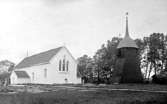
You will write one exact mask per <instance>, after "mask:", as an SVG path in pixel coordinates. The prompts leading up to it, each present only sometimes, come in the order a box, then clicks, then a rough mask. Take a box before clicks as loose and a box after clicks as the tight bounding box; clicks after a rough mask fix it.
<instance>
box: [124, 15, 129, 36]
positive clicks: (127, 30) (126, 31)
mask: <svg viewBox="0 0 167 104" xmlns="http://www.w3.org/2000/svg"><path fill="white" fill-rule="evenodd" d="M125 37H129V28H128V12H126V30H125Z"/></svg>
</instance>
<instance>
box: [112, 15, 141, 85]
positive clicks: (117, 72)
mask: <svg viewBox="0 0 167 104" xmlns="http://www.w3.org/2000/svg"><path fill="white" fill-rule="evenodd" d="M117 51H118V53H117V60H116V65H115V69H114V73H113V81H114V82H115V83H140V82H142V81H143V77H142V73H141V69H140V60H139V57H138V46H137V45H136V43H135V41H134V40H133V39H132V38H131V37H130V35H129V28H128V13H126V28H125V37H124V38H123V40H122V41H120V43H119V44H118V46H117Z"/></svg>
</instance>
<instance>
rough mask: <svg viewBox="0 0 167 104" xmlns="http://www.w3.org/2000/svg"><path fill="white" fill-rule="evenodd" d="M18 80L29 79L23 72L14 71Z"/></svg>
mask: <svg viewBox="0 0 167 104" xmlns="http://www.w3.org/2000/svg"><path fill="white" fill-rule="evenodd" d="M14 72H15V73H16V76H17V77H18V78H30V77H29V75H28V74H27V73H26V72H25V71H14Z"/></svg>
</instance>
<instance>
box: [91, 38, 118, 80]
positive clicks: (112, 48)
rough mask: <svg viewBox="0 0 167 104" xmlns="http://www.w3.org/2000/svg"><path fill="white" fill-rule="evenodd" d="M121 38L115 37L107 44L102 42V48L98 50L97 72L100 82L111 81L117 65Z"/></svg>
mask: <svg viewBox="0 0 167 104" xmlns="http://www.w3.org/2000/svg"><path fill="white" fill-rule="evenodd" d="M120 40H121V38H118V37H113V38H112V40H108V41H107V43H106V44H102V46H101V48H100V49H98V50H97V52H96V53H95V55H94V57H93V58H94V61H95V65H96V67H95V69H96V70H95V72H96V76H97V78H98V82H104V83H110V82H111V81H110V79H111V77H112V71H113V69H114V67H115V61H116V53H117V49H116V47H117V45H118V43H119V41H120Z"/></svg>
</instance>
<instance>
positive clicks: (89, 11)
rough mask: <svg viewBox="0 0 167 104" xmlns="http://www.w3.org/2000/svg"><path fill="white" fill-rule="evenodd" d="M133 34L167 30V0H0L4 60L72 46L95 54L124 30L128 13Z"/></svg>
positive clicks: (78, 51) (76, 53)
mask: <svg viewBox="0 0 167 104" xmlns="http://www.w3.org/2000/svg"><path fill="white" fill-rule="evenodd" d="M126 12H129V32H130V36H131V37H132V38H133V39H136V38H142V37H144V36H149V35H150V34H151V33H153V32H160V33H164V34H166V33H167V0H0V60H5V59H7V60H10V61H12V62H14V63H16V64H17V63H18V62H20V61H21V60H22V59H23V58H25V57H26V56H27V52H28V55H29V56H31V55H33V54H37V53H39V52H43V51H47V50H49V49H53V48H57V47H59V46H66V47H67V49H68V50H69V51H70V52H71V53H72V55H73V56H74V57H75V58H76V59H77V58H78V57H80V56H82V55H84V54H87V55H89V56H93V55H94V54H95V52H96V51H97V49H99V48H100V47H101V45H102V44H103V43H106V41H107V40H111V39H112V37H114V36H119V34H121V37H123V36H124V32H125V13H126Z"/></svg>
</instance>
